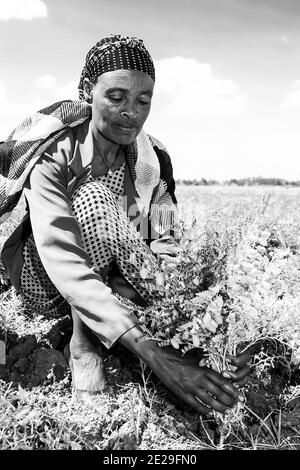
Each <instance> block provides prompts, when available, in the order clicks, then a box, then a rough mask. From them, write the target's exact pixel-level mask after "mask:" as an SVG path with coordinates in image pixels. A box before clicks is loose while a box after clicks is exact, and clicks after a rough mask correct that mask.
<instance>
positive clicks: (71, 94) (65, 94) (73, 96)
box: [53, 81, 78, 101]
mask: <svg viewBox="0 0 300 470" xmlns="http://www.w3.org/2000/svg"><path fill="white" fill-rule="evenodd" d="M77 87H78V82H75V81H72V82H69V83H67V84H66V85H62V86H60V87H58V88H56V89H55V90H54V91H53V98H54V99H55V100H56V101H60V100H78V88H77Z"/></svg>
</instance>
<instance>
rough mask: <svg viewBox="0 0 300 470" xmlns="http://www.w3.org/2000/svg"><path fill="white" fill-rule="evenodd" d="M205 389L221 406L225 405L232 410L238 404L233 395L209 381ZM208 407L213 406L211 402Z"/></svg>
mask: <svg viewBox="0 0 300 470" xmlns="http://www.w3.org/2000/svg"><path fill="white" fill-rule="evenodd" d="M205 388H206V390H207V392H209V394H210V395H211V396H212V397H213V398H215V399H216V400H217V401H218V402H219V403H220V404H221V405H224V406H225V407H226V408H228V407H230V408H231V407H233V406H234V404H235V403H236V400H235V399H234V397H233V396H232V394H231V393H228V392H226V391H224V390H223V389H222V388H220V387H219V386H218V385H216V384H215V383H213V382H210V381H207V384H206V387H205ZM208 405H209V406H212V405H211V401H210V402H209V403H208Z"/></svg>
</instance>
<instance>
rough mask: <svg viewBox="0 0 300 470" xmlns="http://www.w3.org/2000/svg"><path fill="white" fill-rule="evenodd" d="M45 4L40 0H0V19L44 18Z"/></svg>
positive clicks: (45, 14)
mask: <svg viewBox="0 0 300 470" xmlns="http://www.w3.org/2000/svg"><path fill="white" fill-rule="evenodd" d="M46 16H47V6H46V4H45V3H44V2H42V1H40V0H0V20H3V21H8V20H27V21H28V20H29V21H30V20H33V19H35V18H45V17H46Z"/></svg>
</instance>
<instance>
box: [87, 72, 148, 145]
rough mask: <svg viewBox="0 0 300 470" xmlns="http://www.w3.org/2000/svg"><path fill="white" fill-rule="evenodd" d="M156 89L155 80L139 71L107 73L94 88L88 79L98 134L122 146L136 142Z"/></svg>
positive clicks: (88, 94)
mask: <svg viewBox="0 0 300 470" xmlns="http://www.w3.org/2000/svg"><path fill="white" fill-rule="evenodd" d="M153 88H154V81H153V80H152V78H151V77H150V76H149V75H147V74H146V73H144V72H140V71H138V70H115V71H112V72H106V73H104V74H102V75H100V77H99V78H98V81H97V83H96V84H95V85H93V86H92V87H91V86H90V84H89V82H88V81H87V80H86V81H85V88H84V91H85V97H86V98H89V102H90V103H91V104H92V124H93V131H94V133H95V131H96V133H97V131H98V132H99V133H100V134H102V135H103V136H104V137H105V138H106V139H108V140H109V141H111V142H113V143H115V144H119V145H128V144H130V143H131V142H133V141H134V139H135V138H136V137H137V135H138V134H139V132H140V131H141V129H142V127H143V125H144V122H145V121H146V119H147V117H148V114H149V111H150V107H151V98H152V94H153Z"/></svg>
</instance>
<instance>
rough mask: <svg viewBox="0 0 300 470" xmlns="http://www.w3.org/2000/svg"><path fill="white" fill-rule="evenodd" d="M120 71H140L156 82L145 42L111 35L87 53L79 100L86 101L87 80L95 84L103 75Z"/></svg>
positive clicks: (79, 87) (81, 77)
mask: <svg viewBox="0 0 300 470" xmlns="http://www.w3.org/2000/svg"><path fill="white" fill-rule="evenodd" d="M120 69H127V70H140V71H141V72H145V73H147V74H148V75H150V77H151V78H152V80H153V81H155V69H154V64H153V60H152V58H151V56H150V54H149V52H148V51H147V49H146V48H145V46H144V43H143V41H142V40H141V39H137V38H136V37H129V36H121V35H120V34H118V35H111V36H110V37H108V38H104V39H101V41H99V42H97V44H96V45H95V46H94V47H92V49H90V51H89V52H88V53H87V56H86V59H85V65H84V67H83V70H82V72H81V76H80V81H79V85H78V89H79V98H80V99H81V100H83V99H84V94H83V82H84V79H85V78H88V79H89V80H90V81H91V82H92V83H94V84H95V83H96V82H97V79H98V77H99V76H100V75H102V74H103V73H105V72H111V71H113V70H120Z"/></svg>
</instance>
